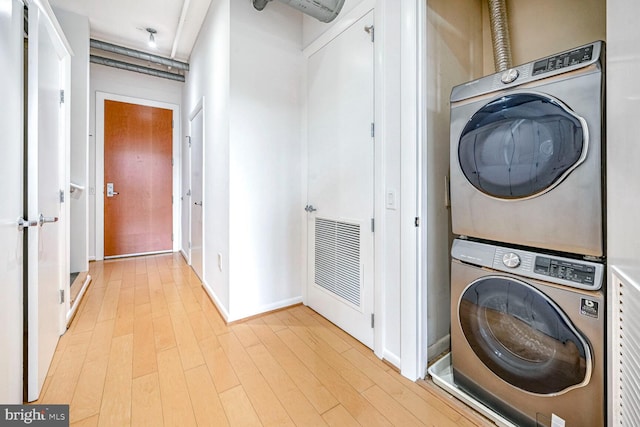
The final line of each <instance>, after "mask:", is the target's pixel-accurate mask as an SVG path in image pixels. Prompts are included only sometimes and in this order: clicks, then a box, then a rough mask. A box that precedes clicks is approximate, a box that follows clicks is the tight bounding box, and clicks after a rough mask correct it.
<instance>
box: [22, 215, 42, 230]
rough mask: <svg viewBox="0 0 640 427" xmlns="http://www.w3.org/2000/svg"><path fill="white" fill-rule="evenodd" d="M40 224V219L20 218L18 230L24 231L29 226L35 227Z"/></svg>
mask: <svg viewBox="0 0 640 427" xmlns="http://www.w3.org/2000/svg"><path fill="white" fill-rule="evenodd" d="M36 225H38V221H27V220H26V219H24V218H18V231H23V230H24V229H25V228H28V227H35V226H36Z"/></svg>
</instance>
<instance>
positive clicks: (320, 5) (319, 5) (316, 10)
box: [252, 0, 345, 22]
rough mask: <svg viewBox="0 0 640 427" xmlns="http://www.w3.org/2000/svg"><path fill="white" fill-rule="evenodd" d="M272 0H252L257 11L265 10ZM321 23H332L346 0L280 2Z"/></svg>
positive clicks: (288, 0) (281, 0)
mask: <svg viewBox="0 0 640 427" xmlns="http://www.w3.org/2000/svg"><path fill="white" fill-rule="evenodd" d="M270 1H271V0H252V3H253V7H254V8H256V10H263V9H264V8H265V6H266V5H267V3H269V2H270ZM279 1H280V2H281V3H284V4H286V5H288V6H291V7H293V8H294V9H297V10H299V11H300V12H302V13H305V14H307V15H309V16H313V17H314V18H316V19H317V20H318V21H320V22H331V21H333V20H334V19H336V17H337V16H338V14H339V13H340V10H342V6H343V5H344V2H345V0H279Z"/></svg>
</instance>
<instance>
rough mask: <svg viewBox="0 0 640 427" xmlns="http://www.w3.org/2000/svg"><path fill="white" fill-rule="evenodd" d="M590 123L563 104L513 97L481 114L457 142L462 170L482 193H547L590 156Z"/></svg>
mask: <svg viewBox="0 0 640 427" xmlns="http://www.w3.org/2000/svg"><path fill="white" fill-rule="evenodd" d="M587 135H588V132H587V124H586V121H585V120H584V119H583V118H581V117H579V116H577V115H576V114H574V113H573V112H572V111H571V110H570V109H569V108H568V107H567V106H565V105H564V104H562V103H561V102H560V101H558V100H556V99H553V98H551V97H549V96H547V95H543V94H538V93H531V92H525V93H512V94H509V95H506V96H502V97H500V98H497V99H495V100H493V101H491V102H489V103H488V104H486V105H484V106H483V107H482V108H481V109H480V110H478V111H477V112H476V113H475V114H474V115H473V116H472V117H471V119H470V120H469V122H468V123H467V125H466V126H465V127H464V129H463V131H462V134H461V136H460V140H459V144H458V157H459V161H460V167H461V169H462V172H463V173H464V175H465V177H466V178H467V180H468V181H469V182H470V183H471V184H472V185H473V186H474V187H475V188H477V189H478V190H480V191H482V192H483V193H485V194H487V195H489V196H492V197H496V198H500V199H522V198H530V197H535V196H537V195H540V194H543V193H545V192H547V191H549V190H550V189H552V188H553V187H555V186H556V185H558V184H559V183H560V182H561V181H562V180H563V179H564V178H565V177H566V176H567V175H568V174H569V173H570V172H571V171H572V170H573V169H575V168H576V167H577V166H578V165H580V163H582V162H583V161H584V159H585V158H586V155H587V141H588V138H587Z"/></svg>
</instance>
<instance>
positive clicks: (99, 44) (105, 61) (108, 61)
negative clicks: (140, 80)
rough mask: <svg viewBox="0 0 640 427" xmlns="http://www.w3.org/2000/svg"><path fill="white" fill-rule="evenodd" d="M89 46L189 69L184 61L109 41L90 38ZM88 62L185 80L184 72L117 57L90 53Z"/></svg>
mask: <svg viewBox="0 0 640 427" xmlns="http://www.w3.org/2000/svg"><path fill="white" fill-rule="evenodd" d="M89 44H90V47H91V48H92V49H98V50H101V51H105V52H109V53H112V54H116V55H119V56H122V57H124V58H131V59H134V60H138V61H146V62H150V63H152V64H157V65H162V66H165V67H167V68H168V70H172V69H176V70H178V71H181V72H185V71H189V64H188V63H186V62H181V61H176V60H175V59H169V58H165V57H162V56H159V55H154V54H150V53H146V52H142V51H139V50H135V49H130V48H127V47H123V46H117V45H114V44H111V43H107V42H103V41H100V40H95V39H91V40H90V43H89ZM89 58H90V62H92V63H94V64H100V65H106V66H108V67H114V68H118V69H121V70H127V71H134V72H137V73H142V74H148V75H151V76H155V77H161V78H165V79H170V80H176V81H181V82H184V81H185V77H184V74H181V73H179V72H171V71H164V70H158V69H155V68H151V67H147V66H144V65H139V64H135V63H130V62H126V61H122V60H118V59H113V58H106V57H103V56H98V55H90V57H89Z"/></svg>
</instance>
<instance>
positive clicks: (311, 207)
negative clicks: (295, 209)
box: [304, 205, 318, 213]
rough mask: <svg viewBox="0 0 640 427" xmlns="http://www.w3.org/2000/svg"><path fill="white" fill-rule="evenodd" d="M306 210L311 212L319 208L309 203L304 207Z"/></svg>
mask: <svg viewBox="0 0 640 427" xmlns="http://www.w3.org/2000/svg"><path fill="white" fill-rule="evenodd" d="M304 210H305V211H307V212H309V213H311V212H315V211H317V210H318V209H316V208H314V207H313V205H307V206H305V207H304Z"/></svg>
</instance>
